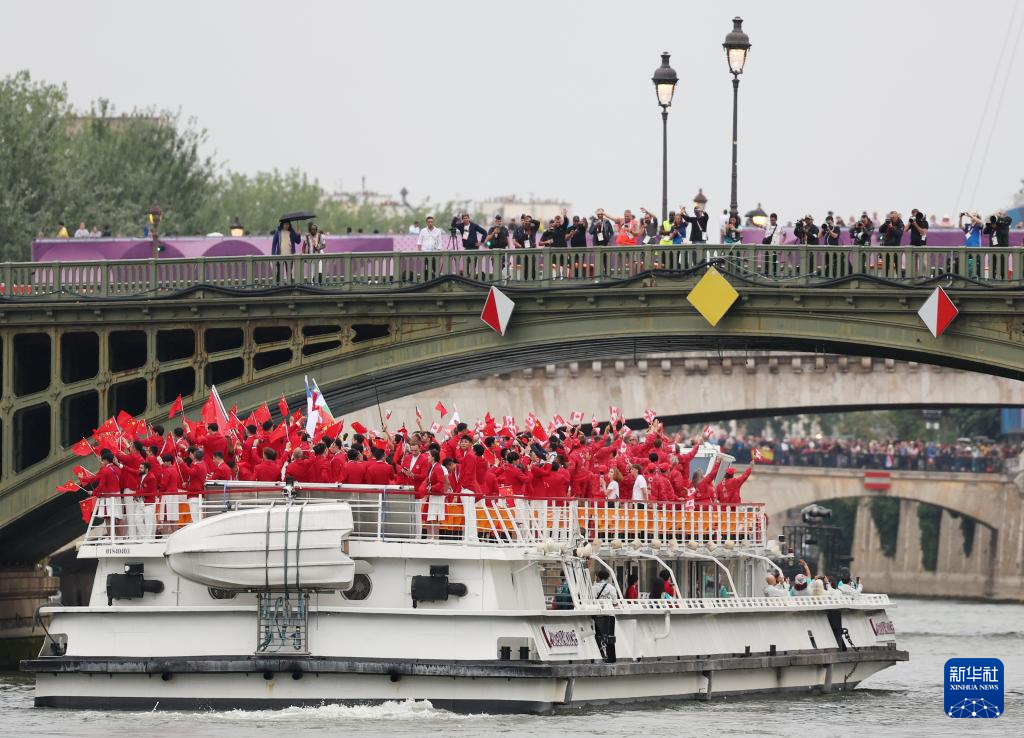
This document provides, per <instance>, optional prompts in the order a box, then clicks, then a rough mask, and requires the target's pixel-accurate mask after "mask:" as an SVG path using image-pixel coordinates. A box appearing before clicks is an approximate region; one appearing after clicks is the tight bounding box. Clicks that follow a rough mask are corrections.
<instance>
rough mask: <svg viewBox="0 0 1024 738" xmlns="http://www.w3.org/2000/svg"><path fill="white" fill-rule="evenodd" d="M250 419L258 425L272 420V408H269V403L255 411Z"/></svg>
mask: <svg viewBox="0 0 1024 738" xmlns="http://www.w3.org/2000/svg"><path fill="white" fill-rule="evenodd" d="M250 417H252V419H253V420H255V421H256V423H255V424H256V425H263V424H264V423H266V422H267V421H268V420H270V408H269V407H267V403H265V402H264V403H263V404H262V405H260V406H259V407H258V408H256V409H255V410H253V411H252V415H251V416H250Z"/></svg>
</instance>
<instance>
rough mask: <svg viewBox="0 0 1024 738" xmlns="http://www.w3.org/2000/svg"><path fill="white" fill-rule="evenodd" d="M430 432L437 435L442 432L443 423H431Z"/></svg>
mask: <svg viewBox="0 0 1024 738" xmlns="http://www.w3.org/2000/svg"><path fill="white" fill-rule="evenodd" d="M430 432H431V433H432V434H433V435H435V436H436V435H437V434H438V433H440V432H441V424H440V423H431V424H430Z"/></svg>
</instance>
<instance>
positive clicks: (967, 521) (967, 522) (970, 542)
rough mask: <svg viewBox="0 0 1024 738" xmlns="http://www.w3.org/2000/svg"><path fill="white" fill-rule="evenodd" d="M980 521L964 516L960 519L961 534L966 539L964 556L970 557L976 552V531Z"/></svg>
mask: <svg viewBox="0 0 1024 738" xmlns="http://www.w3.org/2000/svg"><path fill="white" fill-rule="evenodd" d="M977 522H978V521H976V520H975V519H974V518H969V517H967V516H966V515H964V516H963V517H962V518H960V532H961V533H962V534H963V537H964V556H970V555H971V552H972V551H973V550H974V530H975V527H976V524H977Z"/></svg>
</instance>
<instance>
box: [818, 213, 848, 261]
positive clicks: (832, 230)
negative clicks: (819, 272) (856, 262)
mask: <svg viewBox="0 0 1024 738" xmlns="http://www.w3.org/2000/svg"><path fill="white" fill-rule="evenodd" d="M821 241H822V243H823V244H825V245H826V246H838V245H839V226H837V225H836V219H835V216H834V215H832V213H831V212H830V213H829V214H828V215H826V216H825V222H824V223H822V224H821ZM823 258H824V260H825V276H826V277H841V276H843V274H845V273H846V271H847V269H846V267H847V266H849V264H848V263H845V264H844V262H845V261H846V257H845V256H844V255H843V254H840V253H838V252H832V253H826V254H823Z"/></svg>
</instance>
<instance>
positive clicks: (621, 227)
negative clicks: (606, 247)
mask: <svg viewBox="0 0 1024 738" xmlns="http://www.w3.org/2000/svg"><path fill="white" fill-rule="evenodd" d="M612 220H613V221H614V222H615V225H616V226H617V230H616V234H615V244H616V245H617V246H636V244H637V241H638V240H639V238H640V232H641V230H642V227H641V225H640V221H638V220H637V219H636V218H634V217H633V211H632V210H630V209H629V208H626V210H625V211H624V212H623V214H622V217H621V218H612Z"/></svg>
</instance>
